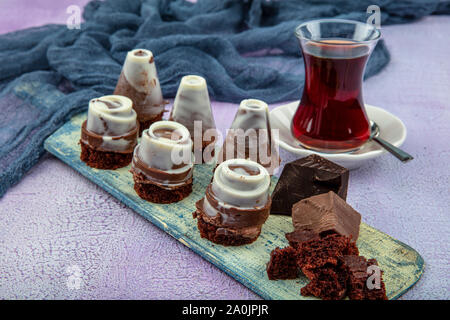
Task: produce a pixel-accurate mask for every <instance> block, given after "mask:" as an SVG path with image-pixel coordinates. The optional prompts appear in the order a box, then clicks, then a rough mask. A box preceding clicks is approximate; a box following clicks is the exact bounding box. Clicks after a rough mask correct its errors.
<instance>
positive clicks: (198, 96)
mask: <svg viewBox="0 0 450 320" xmlns="http://www.w3.org/2000/svg"><path fill="white" fill-rule="evenodd" d="M169 119H170V120H172V121H176V122H179V123H181V124H182V125H184V126H185V127H186V128H187V129H188V130H189V133H190V134H191V138H192V140H193V142H194V154H195V160H196V161H197V163H202V161H201V160H202V158H203V156H202V155H203V151H204V150H205V148H209V149H208V150H207V151H208V152H205V154H207V155H211V158H212V156H214V138H215V136H216V124H215V122H214V118H213V114H212V110H211V103H210V100H209V94H208V87H207V85H206V80H205V79H204V78H203V77H200V76H196V75H188V76H184V77H183V78H182V79H181V82H180V86H179V87H178V91H177V95H176V96H175V101H174V103H173V107H172V111H171V112H170V118H169ZM196 131H197V132H196ZM208 146H209V147H208ZM209 160H211V159H205V162H208V161H209Z"/></svg>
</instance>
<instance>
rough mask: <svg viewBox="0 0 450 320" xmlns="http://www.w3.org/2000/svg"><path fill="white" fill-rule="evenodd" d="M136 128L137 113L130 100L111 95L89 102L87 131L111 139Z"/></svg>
mask: <svg viewBox="0 0 450 320" xmlns="http://www.w3.org/2000/svg"><path fill="white" fill-rule="evenodd" d="M135 128H136V112H135V111H134V110H133V103H132V102H131V100H130V99H129V98H127V97H124V96H118V95H109V96H103V97H100V98H96V99H92V100H91V101H89V111H88V118H87V123H86V129H87V130H89V131H91V132H93V133H96V134H98V135H102V136H106V137H110V138H111V137H117V136H122V135H125V134H127V133H129V132H130V131H132V130H133V129H135ZM107 139H108V138H107Z"/></svg>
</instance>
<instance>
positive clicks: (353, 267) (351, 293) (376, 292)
mask: <svg viewBox="0 0 450 320" xmlns="http://www.w3.org/2000/svg"><path fill="white" fill-rule="evenodd" d="M341 260H342V270H343V271H342V272H344V273H346V274H347V277H348V280H347V286H348V292H347V294H348V297H349V298H350V299H351V300H364V299H368V300H387V297H386V288H385V285H384V282H383V278H382V272H381V270H380V279H379V281H380V287H379V289H377V288H369V287H368V285H367V279H368V278H369V276H370V274H369V272H368V271H369V270H368V268H369V267H370V266H372V265H376V266H378V263H377V261H376V260H375V259H370V260H366V258H364V257H363V256H347V255H346V256H343V257H342V258H341Z"/></svg>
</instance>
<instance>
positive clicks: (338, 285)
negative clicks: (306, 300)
mask: <svg viewBox="0 0 450 320" xmlns="http://www.w3.org/2000/svg"><path fill="white" fill-rule="evenodd" d="M346 291H347V277H346V274H345V273H342V272H341V270H340V269H339V268H338V267H327V268H318V269H316V270H315V271H314V278H313V279H312V280H311V281H310V282H309V283H308V284H307V285H306V286H304V287H303V288H302V289H301V294H302V295H303V296H315V297H318V298H321V299H324V300H340V299H343V298H344V297H345V294H346Z"/></svg>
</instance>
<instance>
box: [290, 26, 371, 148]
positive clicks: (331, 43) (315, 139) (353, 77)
mask: <svg viewBox="0 0 450 320" xmlns="http://www.w3.org/2000/svg"><path fill="white" fill-rule="evenodd" d="M295 33H296V36H297V38H298V39H299V41H300V47H301V50H302V54H303V60H304V64H305V85H304V88H303V95H302V98H301V101H300V104H299V106H298V108H297V111H296V112H295V114H294V117H293V119H292V124H291V131H292V134H293V135H294V136H295V137H296V138H297V140H298V141H299V142H300V144H301V145H302V146H303V147H305V148H308V149H313V150H317V151H320V152H329V153H338V152H350V151H354V150H357V149H359V148H360V147H361V146H362V145H363V144H364V143H365V142H366V141H367V140H368V139H369V137H370V123H369V119H368V117H367V114H366V111H365V108H364V102H363V95H362V82H363V75H364V70H365V67H366V63H367V60H368V59H369V56H370V54H371V53H372V51H373V48H374V47H375V45H376V43H377V41H378V39H379V38H380V31H379V30H378V29H376V28H375V27H374V26H373V25H370V24H366V23H363V22H358V21H351V20H343V19H321V20H314V21H310V22H306V23H303V24H301V25H299V26H298V27H297V28H296V32H295Z"/></svg>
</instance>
